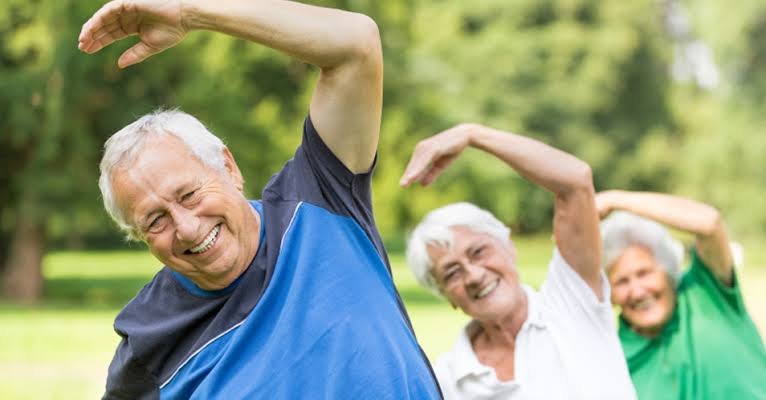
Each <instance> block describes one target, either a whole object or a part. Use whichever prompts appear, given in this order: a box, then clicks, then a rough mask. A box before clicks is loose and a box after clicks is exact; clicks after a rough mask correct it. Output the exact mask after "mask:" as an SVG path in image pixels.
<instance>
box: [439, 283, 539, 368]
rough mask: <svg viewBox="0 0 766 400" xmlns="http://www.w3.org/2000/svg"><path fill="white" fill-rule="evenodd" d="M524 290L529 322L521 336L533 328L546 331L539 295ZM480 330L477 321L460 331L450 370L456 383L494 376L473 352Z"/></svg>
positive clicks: (527, 287) (528, 289)
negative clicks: (477, 331)
mask: <svg viewBox="0 0 766 400" xmlns="http://www.w3.org/2000/svg"><path fill="white" fill-rule="evenodd" d="M521 287H522V289H523V290H524V294H525V295H526V296H527V320H526V321H524V324H523V325H522V326H521V330H519V335H520V334H521V333H522V332H523V331H525V330H528V329H531V328H532V327H535V328H539V329H544V328H545V322H544V319H543V315H542V310H541V309H540V305H539V304H538V301H537V293H536V292H535V291H534V289H532V288H531V287H529V286H527V285H523V284H522V285H521ZM478 328H479V323H478V322H477V321H476V320H471V321H470V322H469V323H468V324H466V326H465V327H463V329H462V330H461V331H460V335H459V336H458V338H457V342H456V343H455V347H454V349H453V350H452V356H453V360H454V362H452V363H450V364H451V365H450V369H451V370H452V376H453V377H455V380H456V381H459V380H461V379H463V378H466V377H468V376H470V375H475V376H480V375H484V374H494V370H493V369H492V368H490V367H488V366H486V365H484V364H482V363H481V362H479V359H478V358H477V357H476V353H474V351H473V346H472V345H471V334H472V333H473V332H474V331H475V330H476V329H478ZM517 343H518V342H517Z"/></svg>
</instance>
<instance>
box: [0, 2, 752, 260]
mask: <svg viewBox="0 0 766 400" xmlns="http://www.w3.org/2000/svg"><path fill="white" fill-rule="evenodd" d="M316 3H319V4H321V5H327V6H334V7H340V8H345V9H349V10H353V11H358V12H362V13H365V14H368V15H370V16H372V17H373V18H374V19H375V20H376V21H377V22H378V24H379V27H380V31H381V35H382V38H383V45H384V56H385V68H386V81H385V89H384V90H385V98H384V101H385V105H384V107H385V109H384V114H383V128H382V136H381V142H380V149H379V156H380V157H379V166H378V170H377V172H376V175H375V181H374V192H375V202H376V204H375V206H376V216H377V221H378V224H379V227H380V229H381V232H382V233H383V235H384V237H385V238H386V239H387V241H388V242H389V245H390V247H392V248H401V243H402V238H403V237H404V235H405V233H406V230H407V229H408V228H410V227H411V226H412V225H413V224H414V223H415V222H416V221H417V219H419V218H420V217H421V216H422V215H423V214H424V213H425V212H427V211H428V210H430V209H432V208H434V207H436V206H439V205H442V204H445V203H448V202H452V201H459V200H470V201H473V202H475V203H477V204H479V205H480V206H483V207H486V208H488V209H490V210H492V211H494V212H495V213H496V214H497V215H499V216H500V217H501V219H503V220H504V221H506V222H507V223H508V224H509V225H510V226H511V227H513V228H514V229H515V230H516V231H517V232H522V233H523V232H538V231H546V230H548V229H550V226H549V224H550V217H551V213H552V199H551V196H549V195H548V194H547V193H545V192H544V191H543V190H541V189H539V188H536V187H534V186H533V185H530V184H529V183H527V182H526V181H524V180H523V179H521V178H519V177H518V176H517V175H516V174H515V173H514V172H512V171H510V170H509V169H508V168H507V167H506V166H504V165H503V164H501V163H499V162H496V161H494V160H491V159H488V157H486V156H484V155H482V154H479V153H478V152H469V153H468V154H467V155H466V156H465V157H464V158H462V159H461V160H460V161H459V162H458V163H457V164H456V165H455V166H454V168H452V169H451V170H449V171H448V172H447V173H446V174H445V176H443V177H442V179H441V180H440V181H439V182H437V183H436V184H435V185H434V187H433V188H429V189H422V188H415V189H408V190H401V189H400V188H399V187H398V178H399V175H400V174H401V172H402V171H403V169H404V166H405V165H406V162H407V160H408V157H409V153H410V150H411V149H412V148H413V146H414V144H415V143H416V142H417V141H418V140H419V139H421V138H424V137H426V136H429V135H431V134H433V133H435V132H437V131H439V130H442V129H445V128H448V127H449V126H451V125H452V124H455V123H458V122H463V121H474V122H481V123H484V124H487V125H491V126H493V127H497V128H500V129H505V130H509V131H513V132H516V133H522V134H526V135H530V136H532V137H535V138H538V139H540V140H543V141H545V142H547V143H549V144H552V145H554V146H556V147H559V148H562V149H564V150H567V151H570V152H572V153H574V154H575V155H577V156H579V157H580V158H582V159H584V160H586V161H587V162H589V163H590V164H591V165H592V167H593V170H594V175H595V181H596V186H597V189H599V190H601V189H608V188H624V189H634V190H658V191H667V192H671V193H678V194H683V195H688V196H692V197H695V198H698V199H700V200H703V201H708V202H710V203H712V204H713V205H715V206H717V207H719V208H720V209H722V210H723V212H724V215H726V217H727V220H728V221H729V223H730V225H731V227H732V230H733V231H734V232H735V235H734V236H735V237H736V236H737V235H750V236H752V235H762V234H763V233H764V231H765V230H766V207H760V206H758V205H759V204H760V202H759V200H760V199H761V198H762V193H763V190H762V184H763V183H764V182H766V179H765V178H766V169H764V168H763V167H762V166H761V159H762V157H763V155H764V154H766V152H765V151H766V137H764V135H762V131H763V128H762V127H763V125H764V122H765V121H764V120H765V119H766V116H765V115H766V114H764V113H763V112H762V111H761V110H762V109H763V106H764V103H766V94H765V93H766V72H764V71H766V68H764V67H766V44H765V43H766V4H764V3H763V2H759V1H757V0H741V1H739V2H738V5H737V7H732V6H731V5H730V4H727V3H726V2H705V1H700V0H688V1H685V2H683V4H684V5H685V6H686V7H687V9H688V10H689V13H690V17H691V23H692V27H693V30H694V32H695V34H696V35H697V36H698V37H699V38H701V39H704V40H706V41H707V42H708V44H710V45H711V46H712V48H713V51H714V54H715V56H716V62H717V63H718V65H719V66H720V68H721V71H722V84H721V85H719V86H718V87H717V88H716V89H714V90H712V91H708V90H702V89H699V88H697V87H695V86H694V85H693V84H679V83H676V82H674V81H673V80H672V79H671V78H670V75H669V66H670V63H671V61H672V55H673V53H672V49H673V43H672V42H671V40H670V38H669V37H668V35H667V34H666V32H665V31H664V29H663V24H662V19H661V15H662V9H661V8H662V3H661V2H657V1H655V0H637V1H634V2H616V1H597V0H512V1H508V0H482V1H480V2H463V1H456V0H455V1H445V0H389V1H385V2H381V1H373V0H345V1H343V0H334V1H330V0H323V1H318V2H316ZM316 3H315V4H316ZM100 4H101V2H100V1H96V0H79V1H72V0H25V1H21V0H6V1H5V2H4V5H3V6H2V7H0V256H4V255H6V252H7V243H8V242H9V240H10V238H11V237H12V236H13V234H14V227H15V226H16V224H17V222H18V221H19V220H20V219H21V218H31V219H33V220H35V221H37V222H38V223H39V224H42V225H43V226H44V229H45V232H46V233H47V239H48V240H47V243H48V245H49V246H51V245H52V246H54V247H58V248H61V247H65V248H92V247H112V248H114V247H125V245H124V244H123V243H121V242H120V237H119V235H118V233H117V232H116V230H115V229H114V228H113V227H112V226H111V224H110V222H109V221H108V219H107V217H106V214H105V213H104V212H103V211H102V208H101V205H100V196H99V194H98V189H97V185H96V181H97V173H98V168H97V166H98V161H99V157H100V152H101V145H102V143H103V142H104V140H105V139H106V138H107V137H108V136H109V135H110V134H112V133H113V132H115V131H117V130H118V129H119V128H121V127H122V126H124V125H126V124H127V123H129V122H131V121H132V120H133V119H135V118H137V117H139V116H140V115H142V114H144V113H147V112H150V111H152V110H154V109H156V108H158V107H180V108H181V109H183V110H185V111H187V112H190V113H192V114H194V115H196V116H198V117H199V118H200V119H201V120H202V121H204V122H205V123H206V124H207V125H208V126H209V127H210V128H211V130H212V131H213V132H215V133H217V134H218V135H220V136H222V137H223V138H224V139H225V141H226V142H227V143H228V145H229V146H230V147H231V149H232V151H233V153H234V154H235V157H236V158H237V160H238V162H239V164H240V167H241V169H242V170H243V172H244V173H245V175H246V180H247V187H248V190H249V194H250V195H251V196H252V197H259V193H260V189H261V187H262V186H263V185H264V184H265V183H266V182H267V181H268V179H269V177H270V176H271V174H272V173H274V172H276V171H277V170H278V169H279V168H280V166H281V165H282V164H283V163H284V162H285V161H286V160H287V159H288V158H289V157H290V156H291V154H292V151H293V150H294V148H295V147H296V146H297V144H298V142H299V140H300V129H301V124H302V120H303V118H304V117H305V114H306V110H307V108H308V101H309V96H310V93H311V91H312V88H313V84H314V80H315V78H316V75H317V73H316V70H315V69H314V68H313V67H310V66H307V65H304V64H301V63H299V62H295V61H292V60H290V59H289V58H287V57H284V56H281V55H279V54H278V53H276V52H274V51H272V50H269V49H266V48H263V47H260V46H258V45H254V44H251V43H246V42H244V41H242V40H238V39H233V38H230V37H226V36H223V35H219V34H211V33H205V32H195V33H192V34H191V35H190V36H189V37H188V38H187V40H186V41H184V42H183V43H182V44H181V45H179V46H177V47H176V48H174V49H171V50H169V51H167V52H165V53H163V54H160V55H158V56H155V57H153V58H150V59H149V60H147V61H145V62H144V63H142V64H139V65H137V66H134V67H131V68H128V69H126V70H119V69H118V68H117V67H116V60H117V57H118V56H119V54H120V53H121V52H122V51H124V50H125V49H126V48H127V47H128V46H129V45H130V44H131V43H132V40H126V41H124V43H122V42H121V43H118V44H116V45H113V46H110V47H108V48H106V49H104V50H102V51H101V52H99V53H98V54H96V55H85V54H82V53H80V52H79V51H78V50H77V47H76V45H77V35H78V32H79V29H80V26H81V24H82V23H83V22H84V21H85V20H86V19H87V18H88V17H89V16H90V15H91V14H92V13H93V12H94V11H95V10H96V9H97V8H98V7H99V6H100ZM721 15H726V16H727V18H721V17H720V16H721Z"/></svg>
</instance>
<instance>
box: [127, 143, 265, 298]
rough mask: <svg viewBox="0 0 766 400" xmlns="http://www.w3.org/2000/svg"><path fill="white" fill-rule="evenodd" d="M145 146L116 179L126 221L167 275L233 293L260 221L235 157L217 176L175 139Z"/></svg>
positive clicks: (248, 259) (249, 256)
mask: <svg viewBox="0 0 766 400" xmlns="http://www.w3.org/2000/svg"><path fill="white" fill-rule="evenodd" d="M142 146H143V147H142V151H140V152H139V153H138V155H137V156H136V158H135V159H134V160H132V162H130V163H128V165H123V166H121V167H120V168H117V169H116V170H115V172H114V173H113V174H112V190H113V192H114V196H115V199H116V200H117V204H118V205H119V207H120V209H121V210H122V212H123V214H124V215H125V217H126V219H127V220H128V221H129V222H130V223H131V224H132V225H133V226H134V227H135V228H136V230H137V231H138V232H139V234H140V235H141V236H142V237H143V239H144V240H145V242H146V243H147V245H148V246H149V250H150V251H151V252H152V254H154V256H155V257H157V259H158V260H160V261H161V262H163V263H164V264H165V265H167V266H168V267H169V268H171V269H173V270H174V271H177V272H180V273H181V274H183V275H185V276H187V277H188V278H189V279H191V280H192V281H193V282H194V283H196V284H197V285H198V286H199V287H201V288H203V289H207V290H214V289H221V288H224V287H226V286H228V285H229V284H230V283H231V282H232V281H234V280H235V279H236V278H237V277H238V276H239V275H240V274H241V273H242V272H244V270H245V269H247V266H248V265H249V264H250V262H251V261H252V259H253V257H255V253H256V251H257V249H258V242H259V240H260V238H259V235H258V233H259V229H258V228H259V226H260V225H259V224H260V220H259V218H258V217H257V215H256V213H255V212H254V210H253V209H252V207H251V206H250V204H249V203H248V202H247V200H246V199H245V197H244V195H243V192H242V190H243V179H242V175H241V174H240V172H239V169H238V168H237V165H236V163H235V162H234V158H233V157H232V155H231V153H230V152H229V151H228V149H226V150H224V155H225V167H226V168H225V171H217V170H215V169H213V168H211V167H209V166H207V165H205V164H204V163H202V162H201V161H200V160H199V159H198V158H196V157H195V156H194V155H193V154H192V152H191V150H189V148H188V147H187V146H186V145H185V144H184V143H183V142H182V141H181V140H180V139H179V138H177V137H175V136H173V135H158V136H156V137H153V138H151V139H148V140H147V141H146V142H145V143H143V144H142Z"/></svg>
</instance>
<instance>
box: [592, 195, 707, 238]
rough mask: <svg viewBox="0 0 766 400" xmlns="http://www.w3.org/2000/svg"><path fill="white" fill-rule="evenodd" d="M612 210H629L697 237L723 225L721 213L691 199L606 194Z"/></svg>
mask: <svg viewBox="0 0 766 400" xmlns="http://www.w3.org/2000/svg"><path fill="white" fill-rule="evenodd" d="M603 195H604V196H606V197H605V198H606V202H607V205H608V207H609V208H610V209H619V210H625V211H630V212H632V213H634V214H638V215H642V216H644V217H646V218H649V219H652V220H655V221H657V222H659V223H662V224H665V225H668V226H670V227H673V228H675V229H678V230H682V231H686V232H690V233H693V234H695V235H697V236H703V237H704V236H710V235H712V234H714V233H715V232H716V230H718V229H719V228H720V226H721V216H720V214H719V213H718V211H717V210H716V209H715V208H713V207H711V206H709V205H707V204H704V203H700V202H698V201H694V200H691V199H687V198H683V197H678V196H673V195H669V194H663V193H652V192H629V191H622V190H610V191H608V192H604V194H603Z"/></svg>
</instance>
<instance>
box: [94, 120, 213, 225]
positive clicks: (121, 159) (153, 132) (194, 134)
mask: <svg viewBox="0 0 766 400" xmlns="http://www.w3.org/2000/svg"><path fill="white" fill-rule="evenodd" d="M158 135H173V136H175V137H177V138H179V139H181V141H182V142H183V143H184V144H186V146H187V147H188V148H189V150H191V152H192V154H193V155H194V156H195V157H197V158H198V159H199V160H200V161H202V163H204V164H205V165H207V166H209V167H211V168H213V169H215V170H217V171H220V172H223V171H225V159H224V153H223V149H224V148H226V146H225V145H224V144H223V141H221V139H220V138H218V137H217V136H215V135H213V134H212V133H211V132H210V131H209V130H208V129H207V128H205V126H204V125H203V124H202V123H201V122H200V121H199V120H198V119H197V118H194V117H193V116H191V115H189V114H187V113H185V112H182V111H179V110H157V111H155V112H153V113H150V114H147V115H144V116H143V117H141V118H139V119H138V120H136V121H134V122H132V123H131V124H129V125H128V126H126V127H124V128H122V129H120V130H119V131H118V132H117V133H115V134H113V135H112V136H111V137H110V138H109V140H107V141H106V143H104V156H103V157H102V158H101V165H100V169H101V176H100V177H99V179H98V186H99V189H101V197H102V198H103V200H104V208H105V209H106V211H107V213H109V216H111V217H112V219H113V220H114V222H116V223H117V226H119V227H120V229H121V230H122V231H124V232H125V233H126V236H127V239H128V240H141V234H140V233H139V232H138V230H137V229H136V228H135V227H134V226H133V225H132V224H131V223H130V222H129V221H128V220H127V219H126V218H125V215H124V214H123V212H122V210H120V208H119V207H118V205H117V202H116V200H115V197H114V193H113V191H112V174H113V173H114V171H115V170H117V169H119V168H121V167H124V166H125V165H128V164H129V163H131V162H133V161H134V160H135V158H136V156H137V155H138V154H139V153H140V151H141V149H142V148H143V145H144V144H145V143H146V141H147V139H149V138H151V137H157V136H158Z"/></svg>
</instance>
